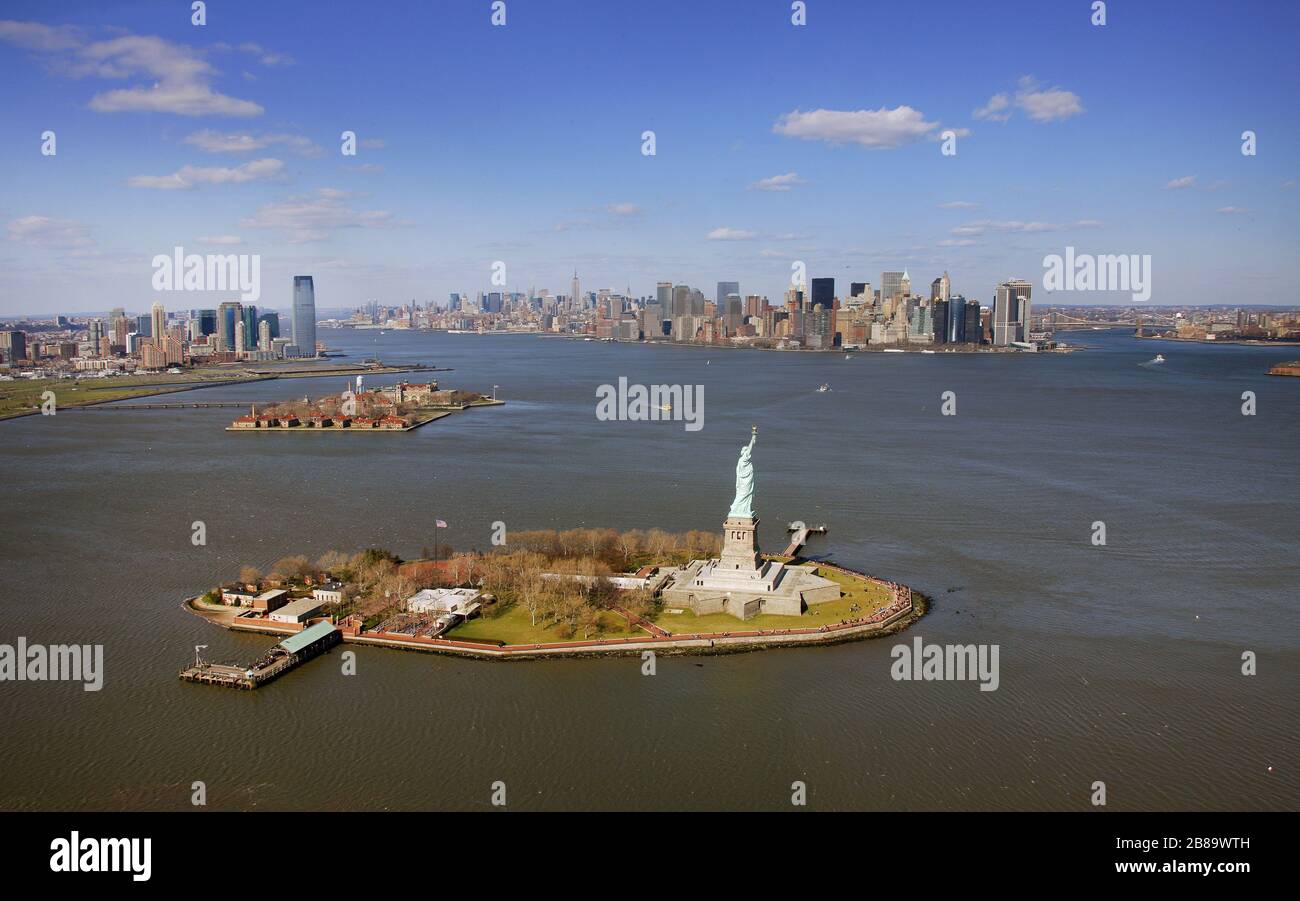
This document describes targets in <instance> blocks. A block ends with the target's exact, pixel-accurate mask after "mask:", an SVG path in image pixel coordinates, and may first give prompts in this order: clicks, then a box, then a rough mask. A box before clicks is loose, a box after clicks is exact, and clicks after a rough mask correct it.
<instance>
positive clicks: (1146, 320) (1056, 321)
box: [1031, 310, 1178, 332]
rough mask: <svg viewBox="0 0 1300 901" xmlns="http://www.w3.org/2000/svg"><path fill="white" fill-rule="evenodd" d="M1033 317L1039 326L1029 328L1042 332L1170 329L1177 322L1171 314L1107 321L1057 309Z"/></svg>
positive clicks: (1142, 315) (1138, 315)
mask: <svg viewBox="0 0 1300 901" xmlns="http://www.w3.org/2000/svg"><path fill="white" fill-rule="evenodd" d="M1034 319H1035V320H1037V321H1038V323H1039V328H1037V329H1031V330H1032V331H1044V332H1057V331H1067V330H1072V329H1083V328H1131V329H1146V328H1161V329H1171V328H1174V327H1175V326H1176V325H1177V324H1178V321H1177V320H1176V319H1174V318H1173V317H1172V316H1149V315H1146V314H1135V315H1134V316H1133V318H1132V319H1119V320H1114V321H1108V320H1099V319H1081V318H1079V317H1078V316H1071V315H1069V314H1068V313H1062V312H1061V311H1059V310H1051V311H1049V312H1046V313H1042V314H1040V315H1036V316H1035V317H1034Z"/></svg>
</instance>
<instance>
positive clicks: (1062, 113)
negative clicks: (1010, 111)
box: [1016, 75, 1083, 122]
mask: <svg viewBox="0 0 1300 901" xmlns="http://www.w3.org/2000/svg"><path fill="white" fill-rule="evenodd" d="M1016 106H1018V107H1020V108H1021V109H1022V110H1024V111H1025V115H1027V116H1028V117H1029V118H1031V119H1033V120H1034V121H1035V122H1055V121H1057V120H1059V119H1068V118H1070V117H1071V116H1077V115H1079V114H1080V113H1082V112H1083V101H1082V100H1080V98H1079V95H1078V94H1075V93H1074V92H1073V91H1066V90H1063V89H1061V88H1057V87H1052V88H1048V89H1046V90H1042V89H1040V88H1039V86H1038V84H1037V82H1035V81H1034V78H1033V76H1031V75H1025V76H1022V77H1021V79H1020V90H1018V91H1016Z"/></svg>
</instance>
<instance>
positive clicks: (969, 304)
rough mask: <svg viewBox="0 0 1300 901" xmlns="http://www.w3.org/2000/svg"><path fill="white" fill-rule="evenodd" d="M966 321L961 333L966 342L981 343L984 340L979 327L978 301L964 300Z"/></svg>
mask: <svg viewBox="0 0 1300 901" xmlns="http://www.w3.org/2000/svg"><path fill="white" fill-rule="evenodd" d="M965 319H966V323H965V326H964V328H963V329H962V334H963V335H965V337H966V343H967V344H981V343H983V341H984V335H983V330H982V329H981V328H980V302H979V301H978V300H968V301H966V313H965Z"/></svg>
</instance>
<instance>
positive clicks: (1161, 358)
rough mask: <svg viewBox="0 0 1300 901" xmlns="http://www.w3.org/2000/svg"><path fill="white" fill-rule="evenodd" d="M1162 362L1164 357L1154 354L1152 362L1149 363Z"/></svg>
mask: <svg viewBox="0 0 1300 901" xmlns="http://www.w3.org/2000/svg"><path fill="white" fill-rule="evenodd" d="M1164 361H1165V355H1164V354H1156V358H1155V359H1154V360H1152V361H1151V362H1152V363H1163V362H1164Z"/></svg>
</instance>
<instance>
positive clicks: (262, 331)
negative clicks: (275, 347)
mask: <svg viewBox="0 0 1300 901" xmlns="http://www.w3.org/2000/svg"><path fill="white" fill-rule="evenodd" d="M257 349H258V350H270V349H271V323H269V322H267V321H266V317H265V316H263V317H261V318H260V319H258V320H257Z"/></svg>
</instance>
